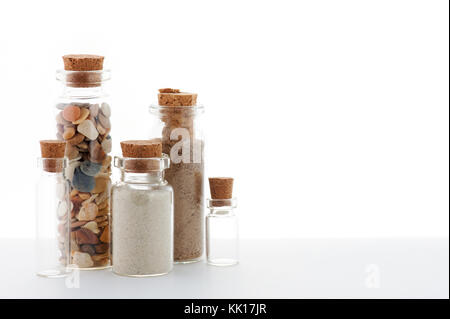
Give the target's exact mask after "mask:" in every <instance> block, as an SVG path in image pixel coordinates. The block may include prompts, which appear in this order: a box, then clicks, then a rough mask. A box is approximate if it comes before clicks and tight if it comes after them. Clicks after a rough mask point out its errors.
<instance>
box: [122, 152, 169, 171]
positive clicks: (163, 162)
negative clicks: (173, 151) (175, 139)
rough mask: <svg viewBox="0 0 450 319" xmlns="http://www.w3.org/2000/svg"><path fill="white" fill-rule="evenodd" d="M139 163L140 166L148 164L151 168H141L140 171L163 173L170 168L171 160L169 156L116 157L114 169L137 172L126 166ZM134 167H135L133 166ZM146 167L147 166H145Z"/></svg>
mask: <svg viewBox="0 0 450 319" xmlns="http://www.w3.org/2000/svg"><path fill="white" fill-rule="evenodd" d="M136 162H139V163H140V164H144V163H145V164H146V165H148V166H149V167H147V168H141V169H139V171H142V172H145V171H149V172H152V171H153V172H155V171H163V170H165V169H167V168H169V167H170V158H169V156H168V155H167V154H164V153H163V154H162V156H161V157H144V158H138V157H124V156H114V167H116V168H118V169H120V170H124V171H135V169H133V168H127V167H126V164H127V163H129V164H133V163H136ZM131 166H133V165H131ZM144 166H145V165H144Z"/></svg>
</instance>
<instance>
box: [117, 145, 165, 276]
mask: <svg viewBox="0 0 450 319" xmlns="http://www.w3.org/2000/svg"><path fill="white" fill-rule="evenodd" d="M121 147H122V154H123V157H116V158H115V160H114V165H115V166H116V167H117V168H119V169H120V171H121V178H120V181H119V182H118V183H117V184H115V185H114V186H113V188H112V193H111V202H112V207H111V211H112V215H113V216H114V218H113V224H112V238H113V247H112V251H113V253H112V254H113V258H112V259H113V267H112V270H113V272H114V273H116V274H118V275H124V276H132V277H147V276H158V275H164V274H167V273H169V272H170V271H171V270H172V265H173V190H172V187H171V186H170V185H169V184H168V183H167V181H166V180H165V179H164V170H165V169H167V168H168V167H169V163H170V160H169V158H168V156H167V155H165V154H162V146H161V142H160V141H159V140H147V141H124V142H121Z"/></svg>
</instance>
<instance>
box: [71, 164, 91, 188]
mask: <svg viewBox="0 0 450 319" xmlns="http://www.w3.org/2000/svg"><path fill="white" fill-rule="evenodd" d="M95 184H96V182H95V179H94V177H92V176H89V175H86V174H84V173H83V172H82V171H81V169H80V168H79V167H77V168H75V171H74V174H73V180H72V185H73V187H75V188H76V189H78V190H79V191H80V192H91V191H92V190H93V189H94V187H95V186H96V185H95Z"/></svg>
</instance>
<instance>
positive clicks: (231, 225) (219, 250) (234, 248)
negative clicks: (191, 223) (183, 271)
mask: <svg viewBox="0 0 450 319" xmlns="http://www.w3.org/2000/svg"><path fill="white" fill-rule="evenodd" d="M209 183H210V188H211V196H212V197H213V198H212V199H208V200H207V206H208V208H209V214H208V215H207V216H206V258H207V262H208V264H210V265H214V266H232V265H236V264H237V263H238V261H239V231H238V218H237V216H236V214H235V209H236V204H237V201H236V199H235V198H231V195H232V193H231V192H232V185H233V179H231V178H210V179H209ZM220 197H224V199H220ZM227 197H229V198H227Z"/></svg>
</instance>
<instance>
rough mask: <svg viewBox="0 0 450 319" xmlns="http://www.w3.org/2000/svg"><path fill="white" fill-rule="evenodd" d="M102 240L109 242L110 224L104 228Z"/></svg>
mask: <svg viewBox="0 0 450 319" xmlns="http://www.w3.org/2000/svg"><path fill="white" fill-rule="evenodd" d="M100 241H101V242H103V243H109V241H110V237H109V226H106V227H105V229H104V230H103V233H102V234H101V236H100Z"/></svg>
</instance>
